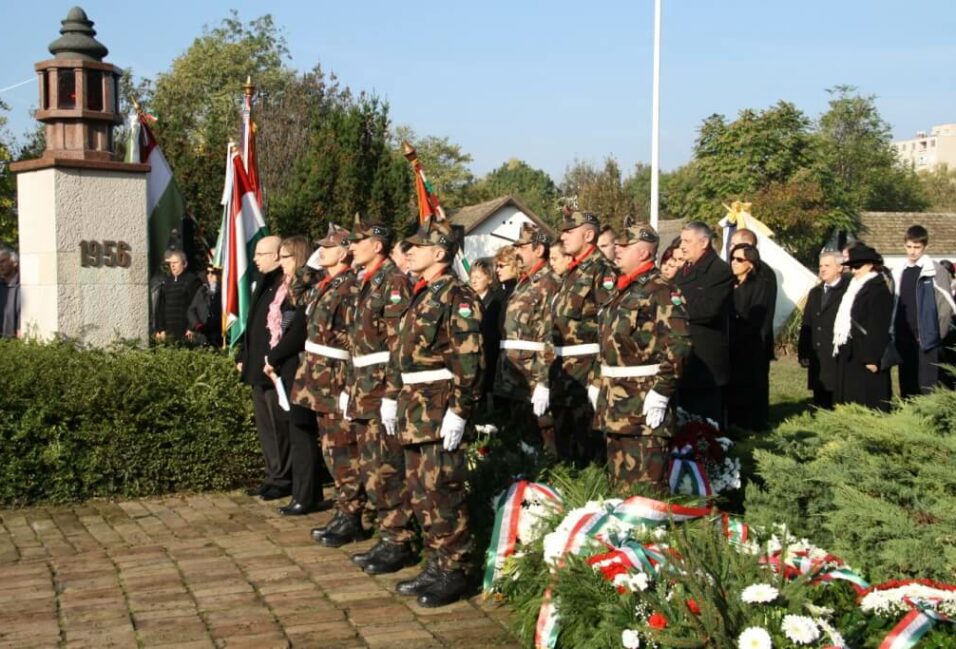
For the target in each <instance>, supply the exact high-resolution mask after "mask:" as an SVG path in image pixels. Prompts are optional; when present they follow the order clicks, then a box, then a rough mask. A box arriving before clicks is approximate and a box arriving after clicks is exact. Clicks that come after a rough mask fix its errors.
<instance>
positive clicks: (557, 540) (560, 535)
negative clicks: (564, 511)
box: [544, 499, 621, 565]
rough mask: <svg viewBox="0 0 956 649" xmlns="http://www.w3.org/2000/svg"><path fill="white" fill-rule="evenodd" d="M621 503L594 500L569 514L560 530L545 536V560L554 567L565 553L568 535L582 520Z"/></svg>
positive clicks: (559, 526)
mask: <svg viewBox="0 0 956 649" xmlns="http://www.w3.org/2000/svg"><path fill="white" fill-rule="evenodd" d="M620 502H621V501H620V500H618V499H615V500H608V501H597V500H592V501H590V502H588V503H587V504H586V505H585V506H584V507H578V508H577V509H572V510H571V511H570V512H568V515H567V516H565V517H564V520H562V521H561V524H560V525H558V528H557V529H556V530H554V531H553V532H551V533H550V534H546V535H545V537H544V560H545V561H546V562H547V563H550V564H552V565H553V564H554V563H555V561H557V560H558V559H559V558H560V557H561V554H562V553H563V552H564V547H565V543H566V542H567V540H568V534H569V533H570V532H571V530H572V529H574V527H575V526H576V525H577V523H578V521H580V520H581V518H583V517H584V516H587V515H589V514H594V513H596V512H603V511H605V510H606V508H607V507H611V508H613V507H614V506H616V505H617V503H620Z"/></svg>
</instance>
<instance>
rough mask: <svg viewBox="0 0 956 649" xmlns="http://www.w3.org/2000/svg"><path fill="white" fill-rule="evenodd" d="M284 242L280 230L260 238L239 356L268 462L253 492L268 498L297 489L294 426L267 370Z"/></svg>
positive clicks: (239, 368) (240, 366)
mask: <svg viewBox="0 0 956 649" xmlns="http://www.w3.org/2000/svg"><path fill="white" fill-rule="evenodd" d="M279 242H280V239H279V237H275V236H269V237H263V238H262V239H259V241H258V242H256V251H255V254H254V255H253V258H252V260H253V263H255V265H256V268H257V269H258V270H259V279H258V281H257V282H256V287H255V290H254V291H253V293H252V301H251V304H250V305H249V313H248V315H247V316H246V329H245V332H244V333H243V335H242V338H241V339H240V340H239V350H238V356H237V358H238V361H239V362H238V364H237V365H236V367H237V369H238V370H239V375H240V379H241V380H242V382H243V383H245V384H246V385H250V386H252V406H253V413H254V415H255V420H256V428H257V429H258V430H259V444H260V445H261V446H262V456H263V458H264V459H265V465H266V467H265V468H266V471H265V473H266V475H265V479H264V480H263V481H262V484H261V485H260V486H259V487H257V488H255V489H251V490H250V491H249V495H250V496H252V495H256V496H261V497H262V498H263V500H277V499H279V498H285V497H286V496H288V495H289V494H290V493H291V490H292V458H291V457H290V455H289V426H288V423H287V421H286V419H285V417H286V415H285V413H284V412H283V411H282V409H281V408H279V397H278V394H277V393H276V389H275V384H274V383H273V382H272V379H270V378H269V377H268V376H266V374H265V372H263V368H264V367H265V359H266V354H268V353H269V338H270V333H269V328H268V325H267V319H268V317H269V305H270V304H271V303H272V301H273V299H275V295H276V290H278V288H279V285H280V284H281V283H282V267H281V266H280V265H279Z"/></svg>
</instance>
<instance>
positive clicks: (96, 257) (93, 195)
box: [13, 158, 149, 346]
mask: <svg viewBox="0 0 956 649" xmlns="http://www.w3.org/2000/svg"><path fill="white" fill-rule="evenodd" d="M13 170H14V171H15V172H16V173H17V195H18V201H19V203H18V212H19V226H20V251H19V253H20V286H21V289H20V290H21V295H22V311H21V328H22V331H23V334H24V336H25V337H33V338H40V339H44V340H48V339H50V338H52V337H54V336H56V335H64V336H68V337H71V338H76V339H79V340H82V341H83V342H85V343H88V344H92V345H95V346H104V345H108V344H110V343H112V342H114V341H116V340H118V339H138V340H140V341H142V342H145V341H146V340H147V339H148V337H149V286H148V272H147V256H148V250H149V246H148V241H147V214H146V172H147V171H148V170H149V166H148V165H139V164H125V163H121V162H105V161H104V162H100V161H85V160H64V159H60V160H57V159H49V158H41V159H39V160H31V161H27V162H21V163H18V164H16V165H13Z"/></svg>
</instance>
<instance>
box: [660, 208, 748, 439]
mask: <svg viewBox="0 0 956 649" xmlns="http://www.w3.org/2000/svg"><path fill="white" fill-rule="evenodd" d="M680 240H681V243H680V248H681V252H682V253H683V254H684V257H685V259H687V264H686V266H684V268H683V269H682V270H681V271H680V272H679V273H677V277H675V278H674V281H675V282H676V283H677V286H678V287H679V288H680V290H681V292H682V293H683V294H684V299H686V300H687V316H688V321H689V322H690V337H691V341H692V342H693V348H692V349H691V352H690V356H689V357H688V358H687V361H686V362H685V365H684V374H683V376H681V379H680V383H679V384H678V388H677V403H678V405H679V406H680V407H682V408H683V409H684V410H686V411H688V412H691V413H693V414H696V415H700V416H703V417H708V418H710V419H713V420H714V421H716V422H717V423H718V424H719V425H720V427H721V428H723V427H724V399H723V390H724V386H726V385H727V382H728V380H729V378H730V307H731V297H732V295H733V286H734V276H733V274H731V272H730V266H728V265H727V263H726V262H725V261H723V260H722V259H721V258H720V257H718V256H717V253H716V252H714V245H713V242H714V232H713V230H711V229H710V227H709V226H708V225H707V224H706V223H702V222H700V221H691V222H690V223H688V224H687V225H685V226H684V228H683V229H682V230H681V233H680Z"/></svg>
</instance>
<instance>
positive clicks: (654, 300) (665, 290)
mask: <svg viewBox="0 0 956 649" xmlns="http://www.w3.org/2000/svg"><path fill="white" fill-rule="evenodd" d="M658 242H659V237H658V235H657V232H655V231H654V228H652V227H651V226H649V225H645V224H643V223H632V222H630V221H626V222H625V224H624V233H623V235H622V236H621V238H620V239H619V240H618V243H617V246H616V253H615V260H616V261H617V265H618V268H620V270H621V273H622V275H621V276H620V277H619V278H618V280H617V287H616V288H617V292H616V294H615V295H614V297H613V298H612V299H611V301H610V302H609V303H608V304H607V305H606V306H605V307H604V308H603V309H602V310H601V315H600V327H601V330H600V339H601V353H600V361H601V367H600V370H599V371H598V372H597V373H596V374H595V376H594V377H593V379H592V382H593V385H594V386H597V387H598V388H599V389H600V396H599V397H598V405H597V412H596V416H595V428H597V429H598V430H600V431H603V432H604V434H605V436H606V442H607V462H608V469H609V471H610V472H611V477H612V479H613V480H614V482H615V483H616V484H617V485H618V486H619V487H623V488H624V489H627V488H629V487H632V486H633V485H634V484H636V483H638V482H643V483H650V484H653V485H658V486H662V485H663V482H664V476H665V473H666V466H667V459H668V458H667V455H668V448H667V447H668V438H669V434H668V432H667V427H666V426H665V419H666V417H665V415H666V414H667V407H668V404H669V403H670V399H671V397H672V396H673V395H674V393H675V392H676V390H677V379H678V377H679V376H680V373H681V369H682V366H683V362H684V358H686V356H687V355H688V353H690V346H691V342H690V334H689V333H688V325H687V312H686V311H685V309H684V298H683V296H681V293H680V289H678V288H676V287H674V285H672V284H670V283H669V282H667V281H666V280H665V279H664V278H663V277H661V274H660V271H659V270H658V269H657V268H656V267H655V266H654V259H655V258H656V256H657V244H658Z"/></svg>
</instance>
